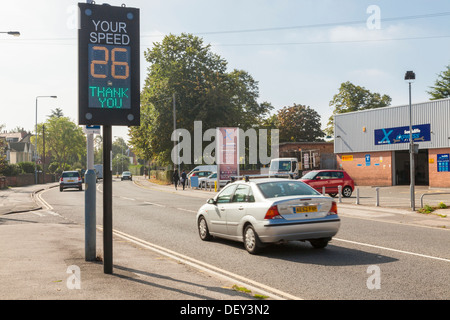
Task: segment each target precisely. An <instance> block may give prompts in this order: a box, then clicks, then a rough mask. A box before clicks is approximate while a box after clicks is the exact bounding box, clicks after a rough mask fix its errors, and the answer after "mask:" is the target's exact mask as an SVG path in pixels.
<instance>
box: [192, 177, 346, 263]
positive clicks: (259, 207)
mask: <svg viewBox="0 0 450 320" xmlns="http://www.w3.org/2000/svg"><path fill="white" fill-rule="evenodd" d="M196 219H197V226H198V232H199V236H200V238H201V239H202V240H204V241H207V240H211V239H212V238H213V237H220V238H225V239H229V240H235V241H240V242H243V243H244V247H245V249H246V250H247V251H248V252H249V253H251V254H255V253H258V252H259V251H260V250H261V249H262V248H263V247H264V246H265V245H267V244H271V243H282V242H286V241H294V240H300V241H309V242H310V243H311V245H312V246H313V247H314V248H324V247H325V246H326V245H327V244H328V242H329V241H330V240H331V238H332V237H333V236H335V235H336V234H337V232H338V230H339V227H340V219H339V217H338V215H337V204H336V202H335V201H333V199H331V198H330V197H327V196H323V195H322V194H320V193H319V192H317V191H316V190H314V189H313V188H311V187H310V186H308V185H307V184H305V183H303V182H301V181H298V180H291V179H289V180H288V179H283V178H279V179H277V178H268V179H255V180H248V179H246V180H239V181H236V182H233V183H229V184H228V185H226V186H225V187H224V188H223V189H222V190H221V191H220V192H219V193H218V194H217V195H216V196H215V197H214V198H211V199H209V200H207V202H206V204H204V205H203V206H202V207H201V208H200V209H199V210H198V212H197V215H196Z"/></svg>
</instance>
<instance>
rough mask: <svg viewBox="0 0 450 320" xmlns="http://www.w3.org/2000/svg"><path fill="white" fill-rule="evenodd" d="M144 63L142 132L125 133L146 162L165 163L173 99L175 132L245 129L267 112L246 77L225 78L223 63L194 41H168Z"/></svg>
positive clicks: (187, 37) (236, 73)
mask: <svg viewBox="0 0 450 320" xmlns="http://www.w3.org/2000/svg"><path fill="white" fill-rule="evenodd" d="M145 58H146V60H147V61H148V62H149V63H150V64H151V65H150V67H149V69H148V74H147V78H146V80H145V86H144V88H143V90H142V93H141V126H140V127H132V128H130V130H129V134H130V144H131V145H132V146H133V151H134V152H135V153H136V154H137V155H138V156H140V157H143V158H145V159H157V160H159V161H161V162H163V163H169V162H170V152H171V149H172V147H173V141H171V135H172V131H173V129H174V128H173V96H174V95H175V106H176V127H177V128H184V129H187V130H188V131H189V132H191V134H192V133H193V129H194V121H202V128H203V130H206V129H210V128H216V127H220V126H236V127H240V128H242V129H246V128H249V127H250V126H252V125H254V124H255V123H258V122H259V121H260V120H261V119H262V118H264V116H265V115H267V114H268V112H269V111H270V110H271V108H272V107H271V105H270V104H268V103H261V104H259V103H258V102H257V98H258V97H259V90H258V82H257V81H255V80H254V79H253V77H252V76H251V75H250V74H248V73H247V72H246V71H243V70H233V71H231V72H227V62H226V61H225V59H223V58H222V57H220V56H219V55H217V54H215V53H213V52H212V51H211V48H210V46H209V45H205V44H203V40H202V39H201V38H199V37H196V36H193V35H190V34H182V35H180V36H175V35H168V36H166V37H165V38H164V39H163V40H162V42H160V43H155V44H154V47H153V48H152V49H148V50H147V51H146V52H145Z"/></svg>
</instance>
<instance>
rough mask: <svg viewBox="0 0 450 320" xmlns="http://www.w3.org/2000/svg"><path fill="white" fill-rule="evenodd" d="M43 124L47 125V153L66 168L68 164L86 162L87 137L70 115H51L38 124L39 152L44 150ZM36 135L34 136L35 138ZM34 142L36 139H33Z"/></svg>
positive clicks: (60, 165)
mask: <svg viewBox="0 0 450 320" xmlns="http://www.w3.org/2000/svg"><path fill="white" fill-rule="evenodd" d="M43 126H45V130H44V132H45V155H46V156H47V157H51V158H52V159H53V161H54V162H56V163H57V164H58V168H59V169H61V170H64V168H66V167H67V165H71V164H73V163H75V162H78V161H80V162H85V159H86V137H85V135H84V133H83V130H82V128H81V127H79V126H77V125H76V124H75V123H74V122H73V121H71V120H70V119H69V118H68V117H64V116H62V115H61V116H50V117H49V118H48V119H47V121H46V122H45V123H41V124H38V141H37V149H38V153H39V154H43V151H44V148H43V147H44V145H43V142H44V139H43V138H44V136H43V134H42V132H43ZM34 138H35V137H32V140H34ZM32 143H33V144H34V141H32Z"/></svg>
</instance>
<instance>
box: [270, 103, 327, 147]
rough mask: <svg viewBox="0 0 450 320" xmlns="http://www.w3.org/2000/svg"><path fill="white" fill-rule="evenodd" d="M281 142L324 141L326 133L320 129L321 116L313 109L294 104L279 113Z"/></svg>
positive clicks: (278, 121) (278, 123)
mask: <svg viewBox="0 0 450 320" xmlns="http://www.w3.org/2000/svg"><path fill="white" fill-rule="evenodd" d="M277 126H278V129H279V130H280V142H289V141H309V142H312V141H322V137H324V136H325V133H324V132H323V131H322V130H321V129H320V127H321V124H320V115H319V114H318V113H317V112H316V111H315V110H314V109H312V108H311V107H309V106H304V105H298V104H294V105H293V106H291V107H284V108H283V109H281V110H279V111H278V113H277Z"/></svg>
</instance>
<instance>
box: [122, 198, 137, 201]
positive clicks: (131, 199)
mask: <svg viewBox="0 0 450 320" xmlns="http://www.w3.org/2000/svg"><path fill="white" fill-rule="evenodd" d="M121 198H122V199H125V200H132V201H135V200H136V199H133V198H127V197H121Z"/></svg>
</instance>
